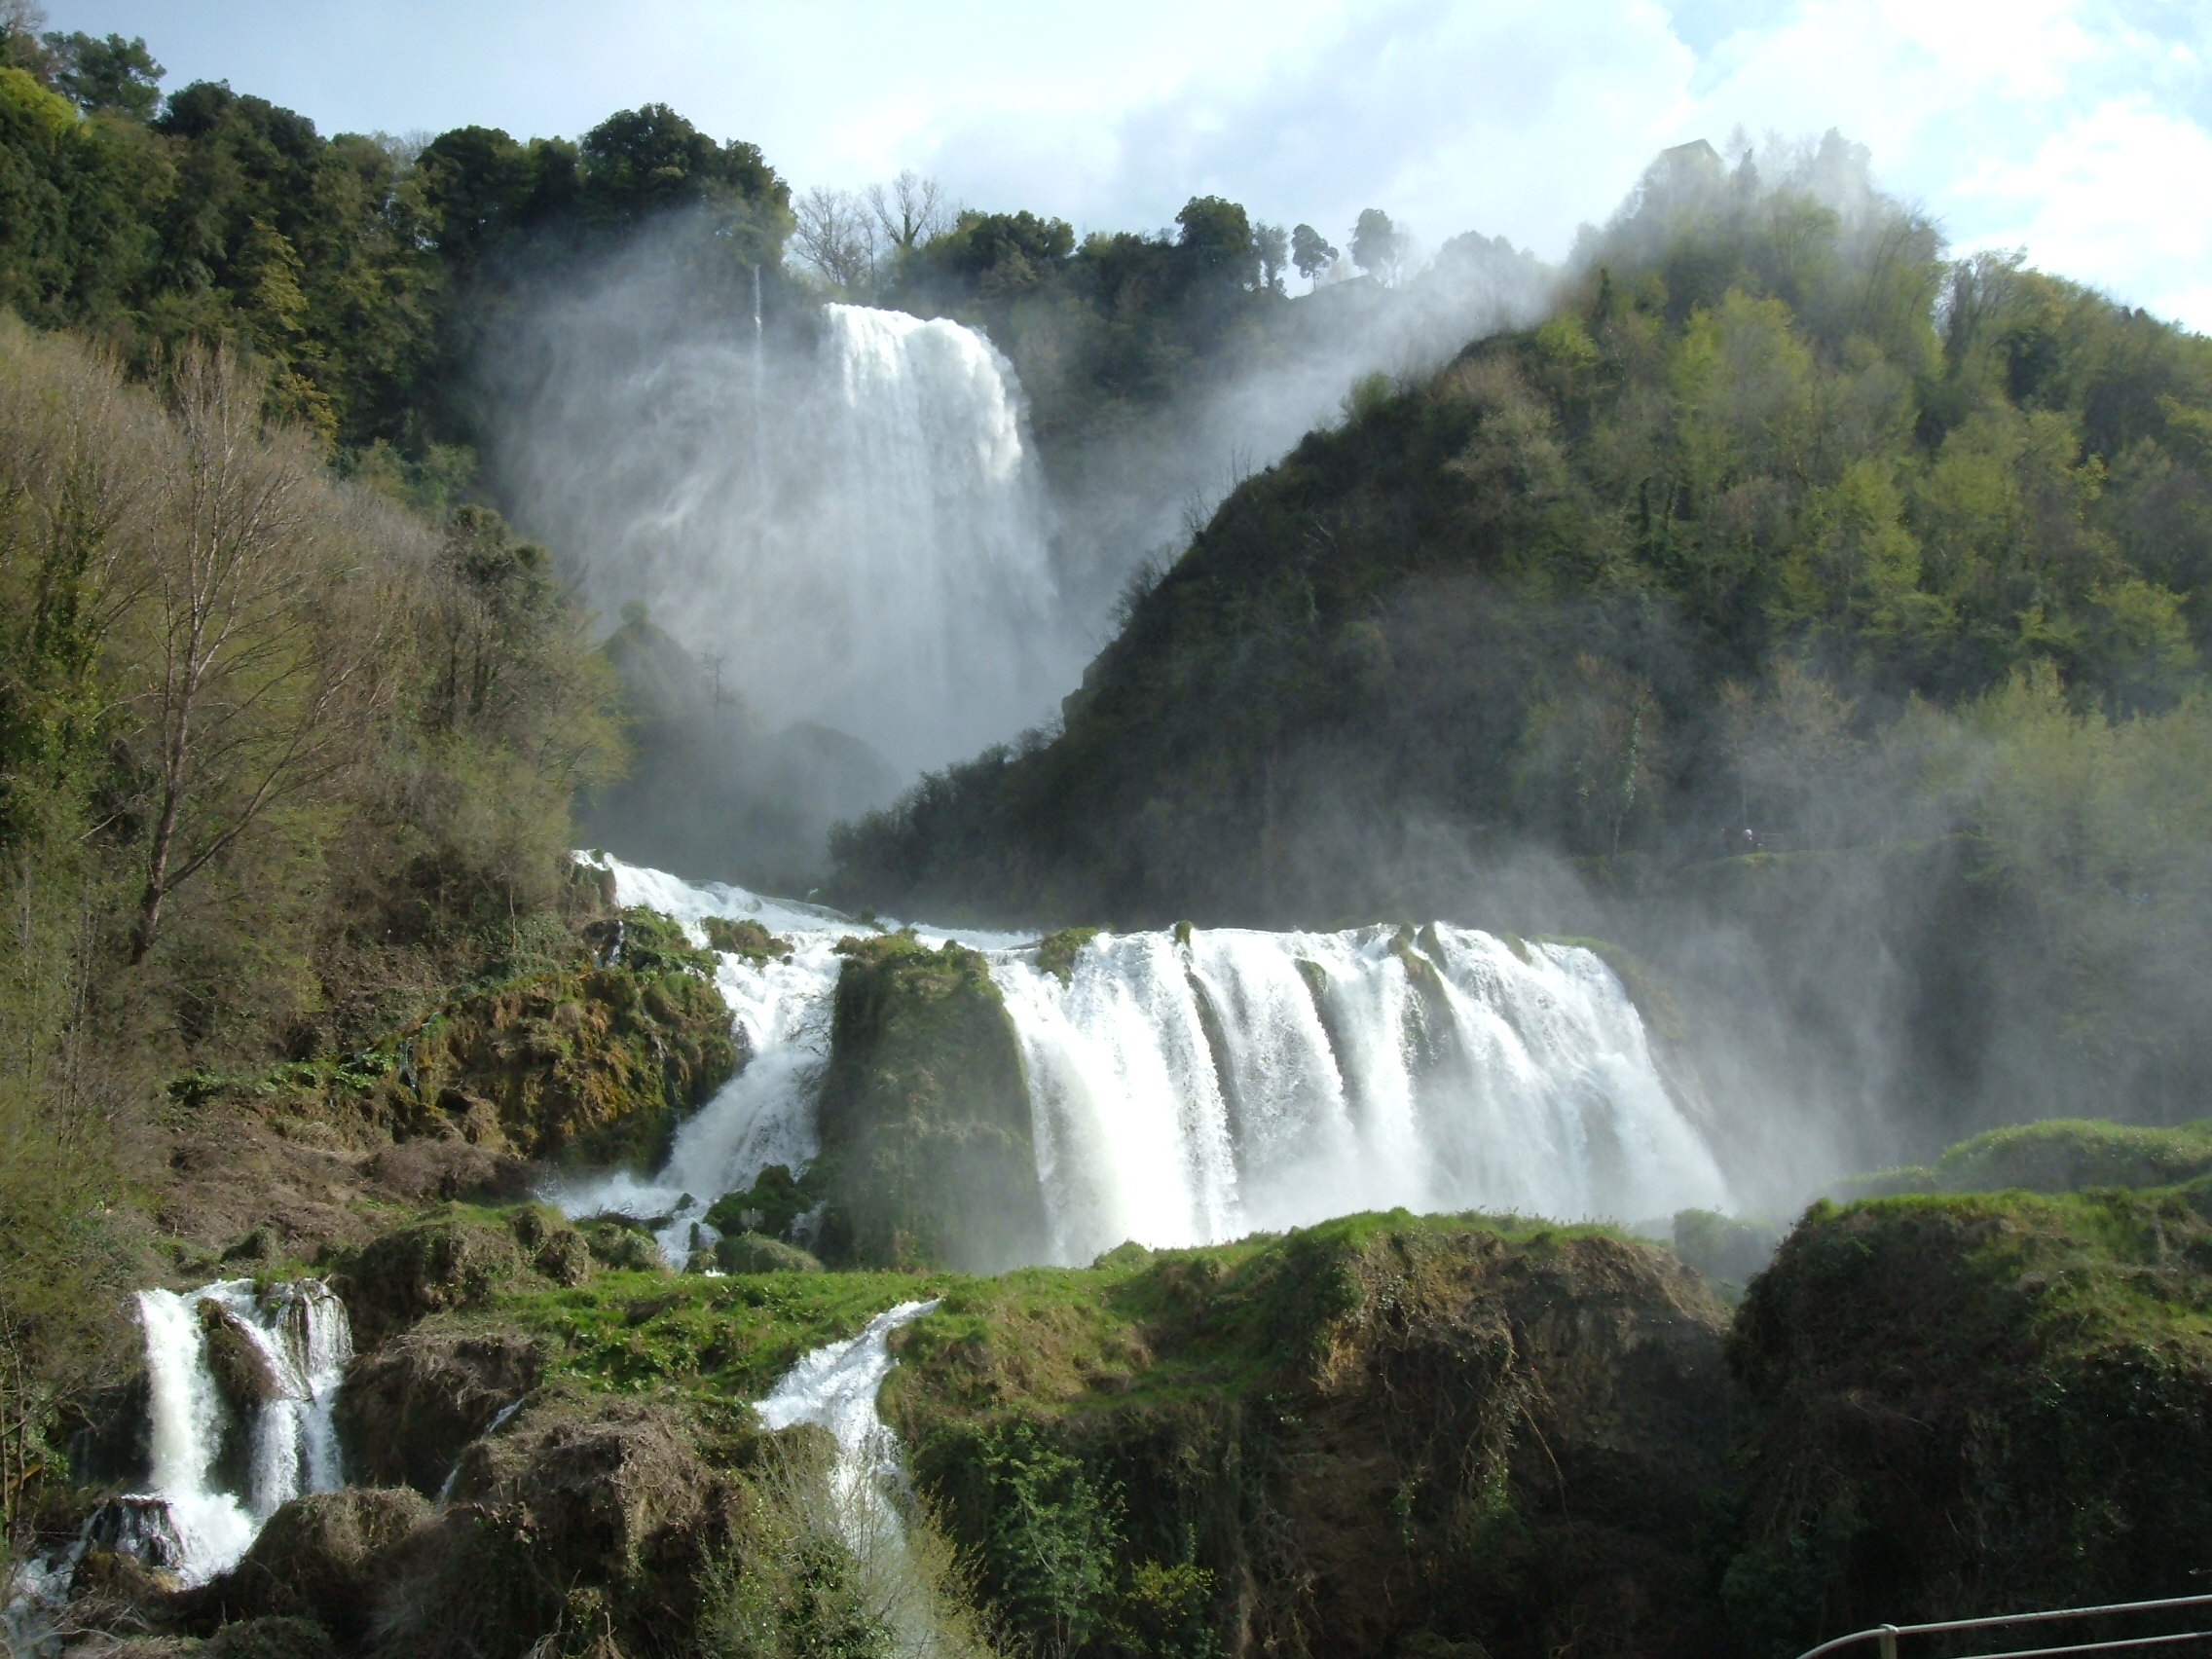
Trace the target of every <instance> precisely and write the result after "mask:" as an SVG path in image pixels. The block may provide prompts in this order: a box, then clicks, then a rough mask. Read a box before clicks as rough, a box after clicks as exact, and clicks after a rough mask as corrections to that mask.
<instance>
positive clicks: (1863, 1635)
mask: <svg viewBox="0 0 2212 1659" xmlns="http://www.w3.org/2000/svg"><path fill="white" fill-rule="evenodd" d="M2181 1607H2200V1608H2203V1609H2205V1615H2204V1616H2202V1617H2199V1618H2196V1619H2193V1620H2190V1621H2189V1622H2190V1623H2193V1624H2202V1623H2207V1622H2212V1595H2205V1596H2169V1597H2167V1598H2166V1599H2165V1600H2163V1601H2159V1602H2114V1603H2112V1604H2108V1605H2106V1606H2102V1607H2053V1608H2051V1609H2050V1610H2049V1611H2047V1612H2041V1613H2005V1614H2001V1615H1999V1616H1998V1617H1996V1618H1986V1619H1947V1620H1945V1621H1944V1622H1942V1623H1941V1624H1917V1625H1876V1626H1875V1627H1874V1628H1873V1629H1872V1630H1861V1631H1854V1632H1852V1634H1851V1635H1849V1636H1839V1637H1837V1638H1836V1639H1835V1640H1834V1641H1824V1642H1822V1643H1821V1644H1820V1646H1818V1647H1814V1648H1810V1649H1808V1650H1807V1651H1805V1652H1804V1653H1801V1654H1799V1655H1798V1659H1821V1656H1822V1655H1823V1654H1827V1653H1840V1652H1842V1651H1843V1650H1844V1649H1845V1648H1847V1647H1850V1646H1852V1645H1853V1644H1854V1643H1856V1642H1862V1641H1871V1642H1874V1643H1876V1644H1877V1652H1878V1654H1879V1659H1898V1641H1899V1638H1900V1637H1908V1636H1940V1635H1944V1634H1947V1633H1950V1632H1953V1631H1962V1630H1998V1629H2002V1628H2005V1627H2008V1626H2011V1625H2030V1624H2049V1623H2052V1622H2054V1621H2057V1620H2060V1619H2094V1618H2112V1617H2118V1616H2120V1615H2123V1614H2128V1613H2157V1612H2166V1611H2171V1610H2173V1609H2176V1608H2181ZM2208 1640H2212V1629H2205V1630H2183V1631H2174V1632H2172V1633H2170V1634H2168V1635H2165V1636H2130V1637H2125V1638H2115V1639H2113V1640H2110V1641H2081V1642H2076V1643H2074V1644H2073V1645H2071V1646H2065V1647H2015V1648H2010V1649H2008V1650H2007V1651H2006V1652H2003V1653H1987V1654H1977V1655H1975V1656H1974V1659H2055V1656H2056V1655H2058V1654H2061V1653H2120V1652H2125V1651H2130V1650H2136V1649H2142V1648H2152V1647H2176V1646H2179V1645H2180V1644H2181V1643H2182V1642H2185V1641H2208Z"/></svg>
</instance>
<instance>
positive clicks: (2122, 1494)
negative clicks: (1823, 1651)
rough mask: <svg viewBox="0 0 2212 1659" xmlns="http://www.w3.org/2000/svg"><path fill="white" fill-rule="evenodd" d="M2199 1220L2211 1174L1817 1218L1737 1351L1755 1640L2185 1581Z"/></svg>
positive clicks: (2191, 1501) (1760, 1295)
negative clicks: (2172, 1184) (2141, 1186)
mask: <svg viewBox="0 0 2212 1659" xmlns="http://www.w3.org/2000/svg"><path fill="white" fill-rule="evenodd" d="M2207 1213H2212V1196H2208V1194H2207V1191H2206V1190H2205V1187H2204V1184H2203V1182H2202V1181H2201V1180H2199V1181H2196V1182H2193V1183H2192V1184H2190V1185H2187V1186H2184V1187H2178V1188H2163V1189H2157V1190H2152V1191H2144V1192H2126V1191H2120V1190H2106V1191H2101V1192H2090V1193H2083V1194H2079V1195H2029V1194H2022V1193H2003V1194H1990V1195H1986V1196H1983V1195H1975V1196H1957V1197H1936V1196H1930V1197H1902V1198H1881V1199H1874V1200H1869V1201H1866V1202H1863V1203H1860V1204H1855V1205H1852V1206H1850V1207H1848V1208H1844V1209H1836V1208H1834V1207H1832V1206H1829V1205H1826V1204H1822V1205H1816V1206H1815V1207H1814V1209H1813V1210H1812V1211H1810V1212H1809V1213H1808V1214H1807V1216H1806V1217H1805V1219H1804V1221H1803V1222H1802V1223H1800V1224H1799V1226H1798V1228H1797V1230H1796V1231H1795V1232H1794V1233H1793V1234H1792V1235H1790V1236H1789V1238H1788V1240H1787V1241H1785V1243H1784V1244H1783V1246H1782V1249H1781V1251H1780V1253H1779V1254H1778V1255H1777V1257H1776V1258H1775V1261H1774V1265H1773V1266H1772V1267H1771V1268H1769V1269H1768V1270H1767V1272H1765V1273H1763V1274H1762V1275H1760V1276H1759V1277H1758V1278H1757V1279H1755V1280H1753V1281H1752V1283H1751V1291H1750V1295H1749V1297H1748V1298H1747V1300H1746V1302H1745V1304H1744V1307H1743V1310H1742V1312H1741V1314H1740V1316H1739V1319H1738V1322H1737V1328H1736V1335H1735V1337H1734V1339H1733V1342H1732V1346H1731V1359H1732V1364H1733V1367H1734V1370H1735V1372H1736V1375H1737V1377H1738V1378H1739V1380H1740V1382H1741V1383H1742V1386H1743V1389H1744V1396H1745V1402H1746V1408H1745V1409H1746V1412H1747V1414H1748V1416H1747V1421H1746V1424H1745V1428H1744V1432H1743V1452H1742V1456H1743V1458H1744V1468H1743V1487H1742V1492H1743V1499H1742V1501H1743V1503H1744V1506H1745V1521H1744V1540H1745V1547H1744V1549H1743V1551H1742V1553H1741V1554H1740V1555H1738V1557H1737V1558H1736V1560H1735V1562H1734V1564H1733V1565H1732V1566H1731V1567H1729V1569H1728V1572H1727V1578H1726V1593H1727V1597H1728V1600H1729V1603H1730V1605H1731V1607H1732V1609H1733V1610H1734V1612H1735V1615H1736V1617H1737V1619H1738V1621H1739V1623H1740V1625H1741V1626H1742V1628H1743V1629H1744V1630H1745V1631H1746V1633H1747V1636H1748V1638H1749V1640H1750V1641H1751V1646H1752V1650H1753V1651H1757V1652H1762V1653H1775V1654H1786V1653H1789V1652H1794V1651H1798V1650H1800V1649H1801V1648H1803V1647H1804V1646H1807V1645H1810V1644H1811V1643H1812V1642H1813V1641H1816V1640H1818V1639H1820V1638H1822V1637H1825V1636H1828V1635H1832V1634H1835V1633H1837V1632H1840V1631H1846V1630H1854V1629H1859V1628H1862V1627H1864V1626H1866V1625H1869V1624H1875V1623H1882V1622H1892V1623H1906V1622H1910V1621H1914V1620H1929V1619H1944V1618H1951V1617H1960V1616H1970V1615H1973V1614H1980V1613H1994V1612H2000V1611H2009V1610H2011V1609H2014V1608H2020V1607H2030V1606H2067V1605H2075V1606H2081V1605H2095V1604H2105V1603H2113V1602H2122V1601H2132V1600H2139V1599H2145V1598H2152V1597H2157V1596H2169V1595H2174V1594H2177V1593H2179V1592H2178V1590H2177V1587H2178V1586H2184V1585H2189V1584H2193V1583H2194V1582H2196V1581H2197V1580H2198V1579H2199V1578H2200V1577H2201V1575H2202V1574H2203V1573H2204V1571H2205V1570H2206V1568H2207V1567H2208V1566H2212V1555H2208V1552H2207V1547H2206V1544H2205V1539H2206V1537H2207V1536H2208V1535H2212V1507H2208V1506H2212V1499H2208V1498H2207V1495H2206V1493H2205V1492H2204V1488H2203V1483H2202V1482H2201V1481H2199V1480H2197V1479H2196V1478H2195V1476H2194V1469H2195V1468H2196V1467H2197V1466H2198V1464H2199V1463H2200V1462H2201V1460H2202V1458H2203V1457H2204V1456H2206V1455H2207V1446H2206V1441H2207V1435H2208V1432H2212V1326H2208V1325H2207V1323H2206V1319H2205V1312H2204V1309H2205V1307H2206V1305H2207V1296H2208V1294H2212V1280H2208V1279H2207V1276H2206V1264H2207V1262H2208V1261H2212V1224H2208V1222H2207V1220H2206V1216H2207Z"/></svg>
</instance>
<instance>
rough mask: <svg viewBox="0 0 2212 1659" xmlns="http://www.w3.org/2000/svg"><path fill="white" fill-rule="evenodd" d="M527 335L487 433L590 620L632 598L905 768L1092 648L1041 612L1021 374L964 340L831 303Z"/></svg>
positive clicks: (954, 741)
mask: <svg viewBox="0 0 2212 1659" xmlns="http://www.w3.org/2000/svg"><path fill="white" fill-rule="evenodd" d="M639 298H640V301H641V302H642V296H641V297H639ZM541 345H542V351H541V353H540V352H534V353H533V355H534V357H535V358H536V359H537V360H538V361H539V362H540V363H541V364H542V366H543V368H544V378H543V380H542V381H541V382H534V384H533V387H532V389H531V391H530V393H529V394H528V395H527V396H525V397H523V398H522V399H521V400H519V401H518V402H516V403H514V404H513V405H511V406H509V407H507V408H506V409H505V410H504V412H503V413H504V416H505V421H506V424H504V425H503V426H502V429H501V432H500V434H499V439H498V462H497V463H498V465H499V466H500V468H501V469H502V471H503V472H504V473H505V474H506V475H508V477H509V480H510V482H511V484H512V485H513V487H514V489H515V492H516V494H517V496H518V497H519V498H523V499H526V500H528V501H529V502H530V503H531V513H532V517H531V520H530V526H531V528H532V530H533V531H534V532H535V533H536V534H539V535H547V536H550V537H552V538H554V539H555V540H557V541H558V542H560V543H562V544H565V545H568V546H572V547H588V548H591V549H592V550H593V555H594V556H593V558H592V560H591V563H590V565H589V567H588V569H587V570H586V571H585V579H586V581H587V583H589V584H591V595H592V598H593V600H594V601H595V603H596V604H597V605H598V606H599V607H600V608H601V609H602V610H604V611H605V612H607V613H608V614H609V615H611V614H613V613H615V612H616V611H617V610H618V609H619V608H621V607H622V606H623V605H625V604H627V603H628V602H630V601H633V600H635V601H642V602H643V603H644V604H645V606H646V608H648V610H649V611H650V613H651V615H652V617H653V619H654V621H655V622H656V623H657V624H658V625H659V626H661V627H662V628H664V629H666V630H667V631H668V632H669V633H671V634H673V635H674V636H675V637H676V638H677V639H678V640H679V641H680V642H681V643H682V645H685V646H687V647H688V648H690V649H691V650H693V651H696V652H701V653H717V661H718V663H719V664H720V665H721V671H722V672H723V673H724V674H726V676H727V679H728V682H729V684H730V686H731V688H732V689H734V690H735V691H736V692H737V693H738V694H739V696H740V698H741V699H742V700H743V702H744V703H745V704H746V705H747V706H748V707H749V708H750V709H752V710H753V711H755V712H756V714H758V715H760V716H761V717H763V718H764V719H767V720H768V721H769V722H770V723H771V724H772V725H778V726H780V725H783V724H786V723H788V722H791V721H797V720H807V721H815V722H820V723H823V724H827V725H830V726H832V727H834V728H836V729H837V730H840V731H843V732H847V733H850V734H851V735H852V736H855V737H858V738H860V739H862V740H863V741H865V742H866V743H867V744H869V745H871V746H872V747H873V748H874V749H875V750H876V751H877V752H879V753H880V754H881V755H882V756H884V757H885V758H886V759H887V760H889V761H890V762H891V764H892V765H893V767H894V768H895V769H897V770H898V771H899V772H900V773H901V774H902V775H904V776H911V775H912V774H913V773H915V772H918V771H920V770H922V769H924V768H927V767H931V766H938V765H942V764H944V763H945V762H947V761H949V760H952V759H956V758H958V757H960V756H967V755H972V754H974V753H975V752H976V751H977V750H978V749H980V748H982V747H983V746H985V745H986V744H989V743H992V742H996V741H999V740H1001V739H1004V738H1006V737H1008V736H1010V735H1012V734H1013V733H1014V732H1015V731H1016V730H1019V729H1020V728H1022V727H1023V726H1025V725H1028V724H1031V723H1033V722H1034V721H1036V720H1038V719H1042V718H1043V717H1045V716H1046V715H1048V714H1049V713H1050V712H1051V709H1052V707H1053V706H1054V702H1055V700H1056V699H1057V697H1058V696H1059V695H1060V694H1061V693H1062V692H1063V691H1065V690H1066V689H1067V687H1068V685H1069V684H1072V683H1073V681H1074V678H1075V675H1076V673H1077V672H1078V671H1079V670H1080V667H1081V659H1082V658H1083V656H1085V655H1086V654H1088V652H1087V649H1086V647H1085V642H1084V641H1082V640H1080V639H1074V638H1070V637H1067V635H1068V630H1066V629H1064V628H1063V627H1062V626H1061V624H1060V623H1059V621H1058V620H1057V617H1058V614H1059V608H1058V607H1057V605H1056V604H1055V585H1054V578H1053V573H1052V568H1051V528H1050V527H1051V515H1050V511H1049V507H1048V504H1047V498H1046V491H1045V485H1044V477H1043V472H1042V469H1041V467H1040V465H1039V462H1038V459H1037V456H1036V454H1035V452H1034V449H1033V446H1032V444H1031V442H1030V440H1029V438H1028V436H1027V434H1026V433H1025V431H1024V421H1023V403H1022V395H1021V389H1020V386H1019V383H1018V381H1017V379H1016V377H1015V375H1014V369H1013V367H1012V365H1010V364H1009V363H1008V362H1007V360H1006V359H1005V358H1004V357H1003V356H1001V355H1000V354H999V352H998V351H997V350H995V349H994V348H993V347H992V345H991V343H990V342H989V341H988V340H986V339H985V338H984V337H983V336H982V335H980V334H978V333H977V332H976V331H975V330H973V329H970V328H966V327H963V326H962V325H961V324H959V323H956V322H953V321H951V320H949V319H946V318H936V319H931V320H924V319H923V318H920V317H915V316H910V315H908V314H906V313H903V312H890V311H877V310H873V309H870V308H867V307H863V306H849V305H831V306H826V307H823V308H822V310H821V312H820V316H819V328H818V330H816V331H815V332H814V333H813V336H812V338H811V339H809V340H807V341H805V342H801V341H800V340H798V339H796V338H793V337H785V338H783V339H782V340H781V341H780V343H779V342H777V341H770V340H766V339H764V338H763V336H762V335H761V334H760V333H759V332H758V331H757V330H756V327H755V326H754V325H753V324H752V323H751V321H750V320H748V321H746V322H744V323H740V324H737V325H736V326H735V327H734V328H732V329H728V330H723V331H719V332H718V331H715V330H707V331H706V332H704V333H698V332H690V333H685V334H682V335H681V336H680V337H677V338H670V337H667V336H664V335H662V334H660V333H659V332H657V331H656V330H655V329H654V328H653V327H652V325H651V319H650V318H647V317H641V316H639V315H637V314H636V313H633V312H631V311H629V310H628V309H626V302H623V301H609V302H608V303H605V304H601V305H597V306H592V305H580V306H577V307H575V308H574V309H572V310H569V311H564V312H562V313H561V314H560V320H559V322H558V324H557V325H552V326H548V327H547V329H546V332H545V334H544V336H543V339H542V342H541ZM763 353H765V357H764V356H763ZM733 640H741V641H743V642H745V644H744V647H743V649H742V650H738V651H730V650H729V645H728V643H729V642H730V641H733ZM723 652H728V654H727V657H726V661H724V660H723V659H722V657H721V656H720V655H719V653H723Z"/></svg>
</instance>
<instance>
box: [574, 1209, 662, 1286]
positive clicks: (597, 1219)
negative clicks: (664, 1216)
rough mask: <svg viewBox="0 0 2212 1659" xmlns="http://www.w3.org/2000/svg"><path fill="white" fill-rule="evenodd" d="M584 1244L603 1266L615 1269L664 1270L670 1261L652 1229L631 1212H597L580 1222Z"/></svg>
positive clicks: (633, 1271) (627, 1270)
mask: <svg viewBox="0 0 2212 1659" xmlns="http://www.w3.org/2000/svg"><path fill="white" fill-rule="evenodd" d="M576 1231H577V1233H578V1234H580V1235H582V1236H583V1241H584V1248H585V1249H586V1250H588V1251H590V1252H591V1259H592V1260H593V1261H595V1262H597V1263H598V1264H599V1265H600V1266H601V1267H603V1268H607V1269H609V1270H611V1271H613V1272H626V1273H638V1272H646V1273H649V1272H663V1271H665V1269H666V1266H667V1264H666V1262H665V1261H664V1259H663V1258H662V1256H661V1249H660V1241H659V1240H658V1239H656V1238H654V1237H653V1235H652V1229H650V1228H649V1227H647V1226H646V1225H645V1223H644V1222H642V1221H639V1220H637V1219H636V1218H635V1217H632V1216H627V1215H595V1216H591V1217H588V1218H587V1219H585V1220H583V1221H580V1222H578V1223H577V1224H576Z"/></svg>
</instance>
